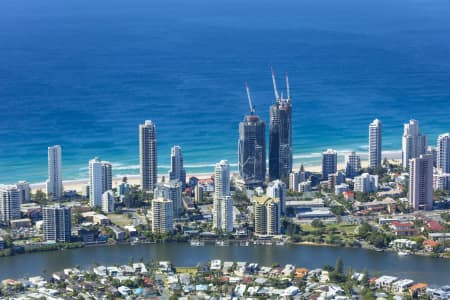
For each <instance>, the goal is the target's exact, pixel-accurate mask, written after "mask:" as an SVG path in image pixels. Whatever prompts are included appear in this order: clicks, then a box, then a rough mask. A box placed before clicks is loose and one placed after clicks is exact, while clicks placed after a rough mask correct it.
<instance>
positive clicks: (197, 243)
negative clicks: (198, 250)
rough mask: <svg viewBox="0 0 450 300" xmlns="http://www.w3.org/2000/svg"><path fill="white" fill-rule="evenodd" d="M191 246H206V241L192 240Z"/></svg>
mask: <svg viewBox="0 0 450 300" xmlns="http://www.w3.org/2000/svg"><path fill="white" fill-rule="evenodd" d="M190 244H191V246H193V247H199V246H205V242H201V241H199V240H192V241H191V242H190Z"/></svg>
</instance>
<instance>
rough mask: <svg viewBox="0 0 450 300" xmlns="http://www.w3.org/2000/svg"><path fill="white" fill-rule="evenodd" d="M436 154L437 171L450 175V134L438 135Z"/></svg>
mask: <svg viewBox="0 0 450 300" xmlns="http://www.w3.org/2000/svg"><path fill="white" fill-rule="evenodd" d="M436 152H437V162H436V165H437V168H438V170H439V171H440V172H441V173H450V133H444V134H441V135H439V137H438V139H437V149H436Z"/></svg>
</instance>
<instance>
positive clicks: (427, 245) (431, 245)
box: [422, 240, 440, 252]
mask: <svg viewBox="0 0 450 300" xmlns="http://www.w3.org/2000/svg"><path fill="white" fill-rule="evenodd" d="M422 245H423V249H424V250H425V251H426V252H433V251H434V250H435V249H436V248H437V247H439V245H440V244H439V242H436V241H433V240H425V241H423V244H422Z"/></svg>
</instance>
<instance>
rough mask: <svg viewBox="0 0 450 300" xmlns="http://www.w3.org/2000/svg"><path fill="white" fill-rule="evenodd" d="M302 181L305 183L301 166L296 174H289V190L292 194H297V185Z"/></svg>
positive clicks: (304, 175)
mask: <svg viewBox="0 0 450 300" xmlns="http://www.w3.org/2000/svg"><path fill="white" fill-rule="evenodd" d="M303 181H306V173H305V169H304V168H303V165H301V166H300V170H299V171H298V172H294V171H292V172H291V173H290V174H289V189H290V190H291V191H293V192H298V184H299V183H300V182H303Z"/></svg>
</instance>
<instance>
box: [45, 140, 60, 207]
mask: <svg viewBox="0 0 450 300" xmlns="http://www.w3.org/2000/svg"><path fill="white" fill-rule="evenodd" d="M46 186H47V197H48V198H49V199H54V200H59V199H61V198H62V196H63V191H64V189H63V184H62V157H61V146H59V145H55V146H51V147H48V178H47V181H46Z"/></svg>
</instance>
